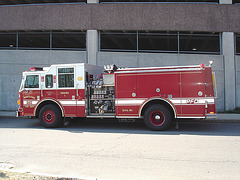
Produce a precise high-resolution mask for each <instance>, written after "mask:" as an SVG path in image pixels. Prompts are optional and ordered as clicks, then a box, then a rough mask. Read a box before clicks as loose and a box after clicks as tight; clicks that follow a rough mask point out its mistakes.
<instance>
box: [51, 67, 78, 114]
mask: <svg viewBox="0 0 240 180" xmlns="http://www.w3.org/2000/svg"><path fill="white" fill-rule="evenodd" d="M57 79H58V83H57V93H56V94H57V100H58V101H59V102H60V104H61V105H62V107H63V109H64V114H65V116H66V117H76V112H77V111H76V105H77V101H76V96H77V93H76V87H75V86H76V85H75V81H74V80H75V67H59V68H57Z"/></svg>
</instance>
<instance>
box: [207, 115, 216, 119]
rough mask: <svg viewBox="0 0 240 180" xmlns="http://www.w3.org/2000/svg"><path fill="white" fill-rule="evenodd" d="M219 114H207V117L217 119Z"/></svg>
mask: <svg viewBox="0 0 240 180" xmlns="http://www.w3.org/2000/svg"><path fill="white" fill-rule="evenodd" d="M216 118H217V115H216V114H206V119H216Z"/></svg>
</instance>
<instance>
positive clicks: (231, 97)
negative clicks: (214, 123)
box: [222, 32, 236, 110]
mask: <svg viewBox="0 0 240 180" xmlns="http://www.w3.org/2000/svg"><path fill="white" fill-rule="evenodd" d="M222 52H223V57H224V71H225V72H224V74H225V110H232V109H234V108H235V107H236V75H235V74H236V72H235V71H236V70H235V54H234V33H233V32H223V33H222Z"/></svg>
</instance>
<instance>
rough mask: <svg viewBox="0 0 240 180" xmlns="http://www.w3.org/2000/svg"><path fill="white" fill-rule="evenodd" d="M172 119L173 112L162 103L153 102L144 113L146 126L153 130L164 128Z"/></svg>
mask: <svg viewBox="0 0 240 180" xmlns="http://www.w3.org/2000/svg"><path fill="white" fill-rule="evenodd" d="M172 119H173V113H172V112H171V110H169V108H167V107H166V106H164V105H162V104H154V105H152V106H150V107H148V108H147V110H146V111H145V113H144V122H145V124H146V126H147V127H148V128H149V129H151V130H153V131H161V130H166V129H167V128H168V127H169V126H170V124H171V121H172Z"/></svg>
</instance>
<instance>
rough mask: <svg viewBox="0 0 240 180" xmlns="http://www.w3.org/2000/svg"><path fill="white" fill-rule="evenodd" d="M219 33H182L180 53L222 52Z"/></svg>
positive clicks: (180, 36)
mask: <svg viewBox="0 0 240 180" xmlns="http://www.w3.org/2000/svg"><path fill="white" fill-rule="evenodd" d="M219 39H220V37H219V33H180V35H179V47H180V49H179V51H180V53H205V54H206V53H209V54H211V53H212V54H219V53H220V42H219Z"/></svg>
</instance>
